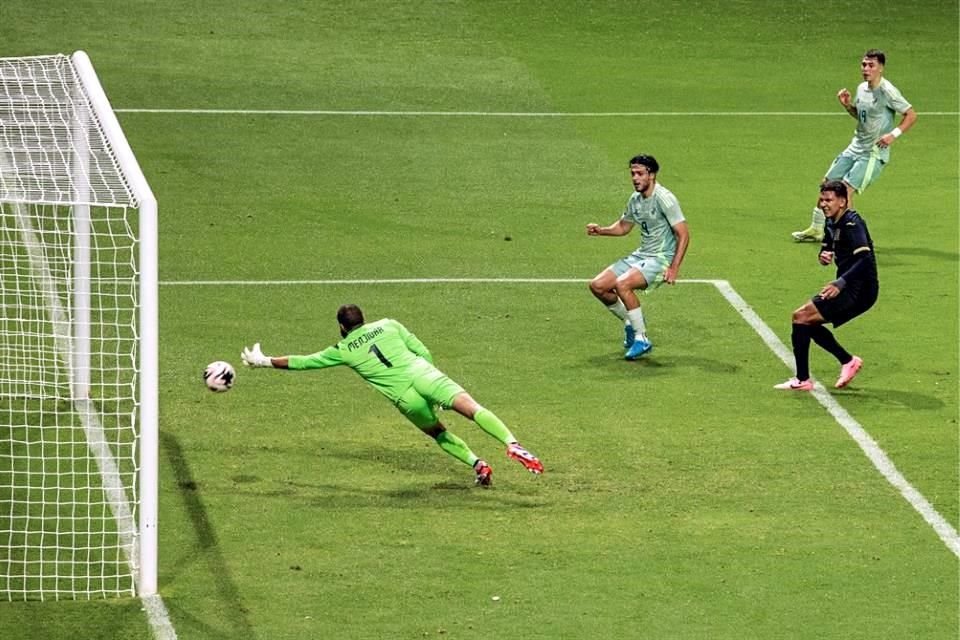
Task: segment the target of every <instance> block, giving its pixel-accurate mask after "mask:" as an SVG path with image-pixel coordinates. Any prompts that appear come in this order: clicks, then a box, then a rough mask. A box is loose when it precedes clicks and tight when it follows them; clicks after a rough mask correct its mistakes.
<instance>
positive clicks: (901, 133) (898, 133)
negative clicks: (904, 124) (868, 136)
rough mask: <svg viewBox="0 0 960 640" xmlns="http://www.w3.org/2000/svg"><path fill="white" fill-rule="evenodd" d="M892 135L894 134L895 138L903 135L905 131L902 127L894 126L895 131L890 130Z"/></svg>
mask: <svg viewBox="0 0 960 640" xmlns="http://www.w3.org/2000/svg"><path fill="white" fill-rule="evenodd" d="M890 135H892V136H893V137H894V138H899V137H900V136H902V135H903V131H901V130H900V127H894V128H893V131H891V132H890Z"/></svg>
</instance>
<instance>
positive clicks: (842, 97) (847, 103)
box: [837, 87, 858, 118]
mask: <svg viewBox="0 0 960 640" xmlns="http://www.w3.org/2000/svg"><path fill="white" fill-rule="evenodd" d="M837 100H839V101H840V104H841V105H843V108H844V109H845V110H846V112H847V113H849V114H850V116H851V117H853V118H857V117H858V116H857V108H856V107H855V106H854V105H853V96H851V95H850V90H849V89H847V88H846V87H844V88H843V89H840V91H838V92H837Z"/></svg>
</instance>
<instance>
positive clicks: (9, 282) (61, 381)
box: [0, 55, 138, 599]
mask: <svg viewBox="0 0 960 640" xmlns="http://www.w3.org/2000/svg"><path fill="white" fill-rule="evenodd" d="M137 206H138V203H137V202H136V199H135V198H134V196H133V194H132V192H131V190H130V188H129V185H128V183H127V181H126V179H125V177H124V175H123V172H122V171H121V170H120V168H119V166H118V164H117V161H116V158H115V156H114V154H113V152H112V149H111V148H110V145H109V144H108V143H107V140H106V138H105V136H104V134H103V132H102V130H101V127H100V122H99V120H98V118H97V117H96V114H95V113H94V111H93V108H92V107H91V103H90V101H89V100H88V98H87V97H86V95H85V94H84V92H83V91H82V89H81V85H80V83H79V82H78V79H77V76H76V73H75V71H74V69H73V66H72V64H71V61H70V59H69V58H68V57H66V56H62V55H58V56H43V57H34V58H20V59H0V305H2V312H0V363H2V366H0V597H6V598H7V599H47V598H58V599H59V598H89V597H94V596H107V595H119V594H124V595H130V594H133V593H134V589H135V575H136V566H135V565H136V557H137V554H136V544H137V527H136V504H137V484H136V481H137V471H138V468H137V459H136V449H137V428H138V424H137V407H138V402H137V386H138V353H137V349H138V331H137V320H138V315H137V314H138V296H137V292H138V268H137V250H138V240H137V236H136V234H135V230H136V229H137V215H138V211H137ZM87 318H89V321H88V322H87V321H86V319H87ZM82 327H86V328H82ZM87 361H89V365H87V364H86V362H87Z"/></svg>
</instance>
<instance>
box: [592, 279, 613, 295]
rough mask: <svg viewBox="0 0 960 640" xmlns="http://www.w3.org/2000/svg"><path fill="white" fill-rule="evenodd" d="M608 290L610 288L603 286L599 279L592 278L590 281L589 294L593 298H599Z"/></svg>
mask: <svg viewBox="0 0 960 640" xmlns="http://www.w3.org/2000/svg"><path fill="white" fill-rule="evenodd" d="M609 290H610V287H608V286H605V285H604V284H603V282H602V281H601V279H600V278H594V279H593V280H591V281H590V293H592V294H593V295H595V296H601V295H603V294H604V293H606V292H607V291H609Z"/></svg>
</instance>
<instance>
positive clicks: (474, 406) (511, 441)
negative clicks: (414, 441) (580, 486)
mask: <svg viewBox="0 0 960 640" xmlns="http://www.w3.org/2000/svg"><path fill="white" fill-rule="evenodd" d="M450 407H451V408H452V409H453V410H454V411H456V412H457V413H459V414H460V415H462V416H463V417H465V418H468V419H470V420H473V421H474V422H476V423H477V425H478V426H479V427H480V428H481V429H483V430H484V431H486V432H487V433H488V434H490V435H491V436H493V437H494V438H496V439H497V440H499V441H500V442H501V443H502V444H505V445H507V456H508V457H510V458H513V459H514V460H516V461H517V462H519V463H520V464H522V465H523V466H524V468H526V469H527V471H529V472H530V473H534V474H540V473H543V463H541V462H540V460H539V459H538V458H537V457H536V456H535V455H533V454H532V453H530V452H529V451H527V450H526V449H525V448H523V447H522V446H521V445H520V443H519V442H517V439H516V437H515V436H514V435H513V433H512V432H511V431H510V429H508V428H507V425H505V424H504V423H503V421H502V420H501V419H500V418H498V417H497V415H496V414H495V413H493V412H492V411H490V410H489V409H487V408H486V407H483V406H482V405H480V404H479V403H478V402H477V401H476V400H474V399H473V397H472V396H471V395H470V394H469V393H467V392H466V391H464V392H461V393H458V394H457V395H456V396H455V397H454V398H453V401H452V402H451V403H450Z"/></svg>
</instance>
